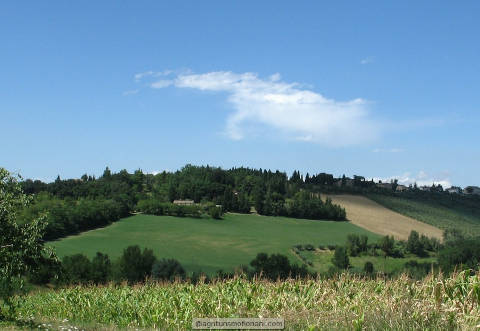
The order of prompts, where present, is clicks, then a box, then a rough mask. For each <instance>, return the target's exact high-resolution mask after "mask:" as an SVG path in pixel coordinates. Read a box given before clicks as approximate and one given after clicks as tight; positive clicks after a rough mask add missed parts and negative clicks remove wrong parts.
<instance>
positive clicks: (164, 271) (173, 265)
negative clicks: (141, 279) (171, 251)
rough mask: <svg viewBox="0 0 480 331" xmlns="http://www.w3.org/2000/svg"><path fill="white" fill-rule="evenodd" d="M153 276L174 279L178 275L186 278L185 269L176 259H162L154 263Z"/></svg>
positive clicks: (161, 278)
mask: <svg viewBox="0 0 480 331" xmlns="http://www.w3.org/2000/svg"><path fill="white" fill-rule="evenodd" d="M152 277H153V278H155V279H160V280H174V279H175V278H177V277H179V278H185V269H183V267H182V265H181V264H180V262H178V261H177V260H175V259H168V260H166V259H162V260H159V261H156V262H155V263H154V264H153V266H152Z"/></svg>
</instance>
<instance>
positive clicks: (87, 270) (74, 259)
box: [60, 254, 93, 284]
mask: <svg viewBox="0 0 480 331" xmlns="http://www.w3.org/2000/svg"><path fill="white" fill-rule="evenodd" d="M62 269H63V272H62V277H61V280H60V281H61V283H64V284H86V283H88V282H90V281H91V280H92V271H93V269H92V263H91V262H90V260H89V259H88V257H86V256H85V255H83V254H75V255H71V256H65V257H64V258H63V260H62Z"/></svg>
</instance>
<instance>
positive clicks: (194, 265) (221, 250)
mask: <svg viewBox="0 0 480 331" xmlns="http://www.w3.org/2000/svg"><path fill="white" fill-rule="evenodd" d="M352 233H354V234H359V235H367V236H368V238H369V239H370V240H377V239H378V238H379V236H377V235H375V234H373V233H371V232H368V231H366V230H364V229H362V228H360V227H357V226H355V225H353V224H349V223H348V222H327V221H314V220H305V219H294V218H286V217H270V216H259V215H245V214H233V213H228V214H225V215H224V217H223V219H222V220H215V219H211V218H190V217H171V216H152V215H136V216H132V217H128V218H124V219H122V220H120V221H118V222H116V223H113V224H112V225H110V226H107V227H104V228H100V229H96V230H91V231H87V232H83V233H81V234H79V235H75V236H70V237H67V238H64V239H61V240H58V241H53V242H51V243H50V245H51V246H53V247H55V249H56V251H57V254H58V255H59V256H60V257H63V256H65V255H72V254H76V253H83V254H86V255H87V256H88V257H90V258H92V257H93V256H95V254H96V252H102V253H106V254H108V255H109V256H110V258H112V260H114V259H116V258H118V257H119V256H120V255H121V254H122V251H123V249H124V248H126V247H127V246H130V245H137V244H138V245H139V246H141V247H148V248H151V249H152V250H153V251H154V253H155V255H156V256H157V257H159V258H175V259H177V260H178V261H179V262H180V263H181V264H182V265H183V266H184V268H185V269H186V271H187V272H193V271H203V272H205V273H207V274H213V273H215V272H216V271H217V270H219V269H222V270H224V271H233V270H234V268H236V267H238V266H240V265H242V264H243V265H247V264H248V263H249V262H250V261H251V260H252V259H253V258H254V257H255V256H256V254H257V253H259V252H265V253H280V254H283V255H287V256H288V257H289V258H290V259H291V261H292V262H300V261H298V258H297V257H296V256H295V255H294V254H293V253H292V250H291V248H292V246H294V245H296V244H304V243H313V244H316V245H319V244H323V245H337V244H344V243H345V241H346V238H347V236H348V235H349V234H352Z"/></svg>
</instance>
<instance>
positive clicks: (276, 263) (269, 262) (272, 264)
mask: <svg viewBox="0 0 480 331" xmlns="http://www.w3.org/2000/svg"><path fill="white" fill-rule="evenodd" d="M250 265H251V266H252V267H253V274H254V275H258V276H262V277H264V278H266V279H270V280H277V279H287V278H289V277H292V278H295V277H306V276H307V275H308V271H307V269H306V267H305V266H304V265H302V266H301V267H299V266H298V265H296V264H294V265H291V264H290V261H289V260H288V258H287V257H286V256H285V255H281V254H272V255H270V256H269V255H268V254H265V253H258V254H257V257H256V258H255V259H253V260H252V261H251V262H250Z"/></svg>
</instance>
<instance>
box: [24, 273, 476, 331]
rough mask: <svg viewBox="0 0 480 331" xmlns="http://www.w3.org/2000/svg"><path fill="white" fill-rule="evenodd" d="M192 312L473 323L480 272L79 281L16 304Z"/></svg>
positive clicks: (71, 312)
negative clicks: (83, 284) (415, 277)
mask: <svg viewBox="0 0 480 331" xmlns="http://www.w3.org/2000/svg"><path fill="white" fill-rule="evenodd" d="M193 317H284V318H285V322H286V328H287V329H302V330H308V329H311V330H313V329H315V330H316V329H357V330H362V329H364V330H374V329H375V330H376V329H395V330H411V329H429V330H432V329H433V330H436V329H438V330H448V329H463V330H465V329H475V328H476V327H479V324H480V273H477V274H470V273H469V272H462V273H458V274H455V275H453V276H451V277H448V278H443V277H441V276H428V277H427V278H425V279H424V280H422V281H414V280H411V279H409V278H408V277H406V276H400V277H399V278H397V279H389V280H388V279H382V278H374V279H368V278H360V277H358V276H354V275H350V274H348V273H346V274H342V275H339V276H337V277H335V278H331V279H309V280H288V281H285V282H269V281H264V280H253V281H249V280H246V279H244V278H241V277H240V278H235V279H231V280H223V281H217V282H213V283H210V284H206V283H199V284H196V285H193V284H190V283H180V282H177V283H173V284H172V283H170V284H168V283H148V284H146V285H138V286H133V287H129V286H126V285H113V284H111V285H108V286H105V287H95V286H87V287H81V286H79V287H72V288H67V289H60V290H50V291H39V292H37V293H31V294H30V295H29V296H27V297H26V298H25V301H24V302H23V304H22V306H21V308H20V310H19V318H20V319H23V320H28V319H33V320H35V321H37V322H48V323H52V324H53V325H61V324H62V323H63V324H65V323H70V324H73V325H76V326H79V327H81V326H85V325H89V326H90V327H94V328H96V327H95V326H97V327H98V326H100V327H99V328H118V327H126V328H159V329H189V328H190V327H191V321H192V318H193ZM67 321H68V322H67Z"/></svg>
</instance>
